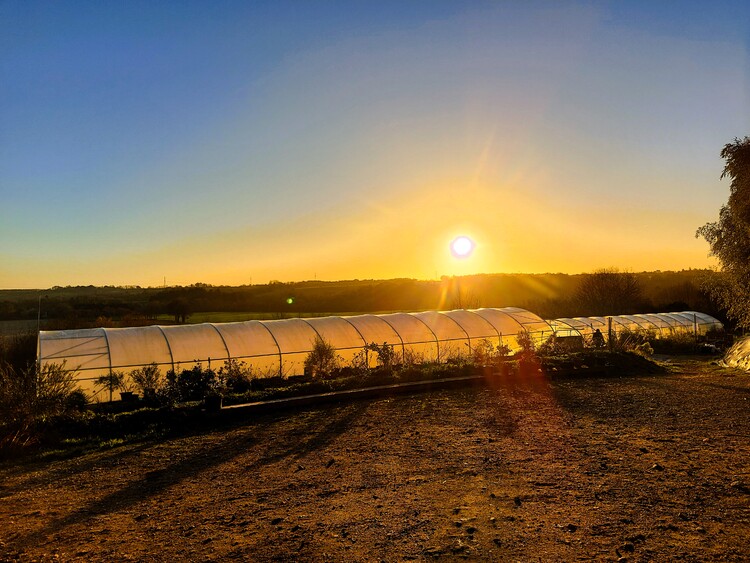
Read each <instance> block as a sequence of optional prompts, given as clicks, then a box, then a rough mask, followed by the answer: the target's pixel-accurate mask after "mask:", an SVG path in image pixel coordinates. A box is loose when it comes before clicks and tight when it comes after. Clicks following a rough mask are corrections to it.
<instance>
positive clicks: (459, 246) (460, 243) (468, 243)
mask: <svg viewBox="0 0 750 563" xmlns="http://www.w3.org/2000/svg"><path fill="white" fill-rule="evenodd" d="M473 251H474V241H473V240H471V239H470V238H469V237H464V236H461V237H457V238H455V239H453V242H451V252H452V253H453V256H455V257H456V258H467V257H468V256H470V255H471V253H472V252H473Z"/></svg>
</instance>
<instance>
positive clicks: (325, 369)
mask: <svg viewBox="0 0 750 563" xmlns="http://www.w3.org/2000/svg"><path fill="white" fill-rule="evenodd" d="M339 365H340V359H339V356H338V355H337V354H336V348H334V346H333V344H331V343H330V342H328V341H327V340H325V339H324V338H323V337H322V336H320V335H317V336H316V337H315V340H314V341H313V348H312V350H310V353H309V354H308V355H307V357H306V358H305V374H308V375H310V376H312V377H313V379H322V378H325V377H330V376H331V374H332V373H333V372H334V371H335V370H336V369H338V367H339Z"/></svg>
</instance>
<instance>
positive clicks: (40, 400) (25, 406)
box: [0, 363, 87, 451]
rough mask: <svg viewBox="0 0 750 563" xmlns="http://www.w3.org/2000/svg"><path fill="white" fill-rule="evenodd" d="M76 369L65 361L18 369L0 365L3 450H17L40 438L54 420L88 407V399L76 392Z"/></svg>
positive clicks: (0, 422) (0, 445)
mask: <svg viewBox="0 0 750 563" xmlns="http://www.w3.org/2000/svg"><path fill="white" fill-rule="evenodd" d="M73 375H74V374H73V372H70V371H68V370H66V369H65V365H64V364H46V365H44V366H42V367H41V368H39V369H37V368H36V366H28V367H26V368H25V369H22V370H18V369H16V368H14V367H13V366H12V365H10V364H8V363H3V364H2V365H0V413H2V414H3V417H2V418H1V419H0V450H5V451H8V450H14V449H16V448H21V447H24V446H27V445H30V444H33V443H35V442H36V441H37V440H38V437H39V436H38V430H39V428H40V427H41V426H42V425H44V424H45V423H46V422H48V421H50V420H51V419H53V418H55V417H58V416H62V415H67V414H69V413H71V412H73V411H76V410H80V409H81V408H85V403H86V402H87V399H86V397H85V394H83V393H82V392H81V391H74V385H75V380H74V377H73Z"/></svg>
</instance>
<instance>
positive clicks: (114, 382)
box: [95, 370, 133, 403]
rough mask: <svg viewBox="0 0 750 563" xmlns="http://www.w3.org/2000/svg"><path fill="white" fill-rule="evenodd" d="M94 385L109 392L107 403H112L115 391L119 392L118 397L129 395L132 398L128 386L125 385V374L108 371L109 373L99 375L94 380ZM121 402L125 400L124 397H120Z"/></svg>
mask: <svg viewBox="0 0 750 563" xmlns="http://www.w3.org/2000/svg"><path fill="white" fill-rule="evenodd" d="M95 383H96V385H97V386H99V387H101V389H102V390H105V389H106V390H108V391H109V402H110V403H111V402H112V394H113V393H114V392H115V391H118V390H119V391H121V393H120V395H123V394H128V393H130V396H131V398H132V395H133V393H132V389H130V388H129V386H128V385H126V383H125V374H124V373H123V372H121V371H112V370H110V372H109V373H106V374H104V375H100V376H99V377H97V378H96V381H95ZM121 399H122V400H127V399H126V398H125V397H122V396H121Z"/></svg>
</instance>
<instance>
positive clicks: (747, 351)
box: [724, 336, 750, 371]
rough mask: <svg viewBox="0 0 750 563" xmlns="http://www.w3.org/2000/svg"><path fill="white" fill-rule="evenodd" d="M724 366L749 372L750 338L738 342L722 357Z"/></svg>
mask: <svg viewBox="0 0 750 563" xmlns="http://www.w3.org/2000/svg"><path fill="white" fill-rule="evenodd" d="M724 364H725V365H727V366H729V367H733V368H739V369H744V370H746V371H750V336H747V337H745V338H743V339H741V340H738V341H737V342H735V343H734V345H733V346H732V347H731V348H730V349H729V350H727V353H726V354H725V355H724Z"/></svg>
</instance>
